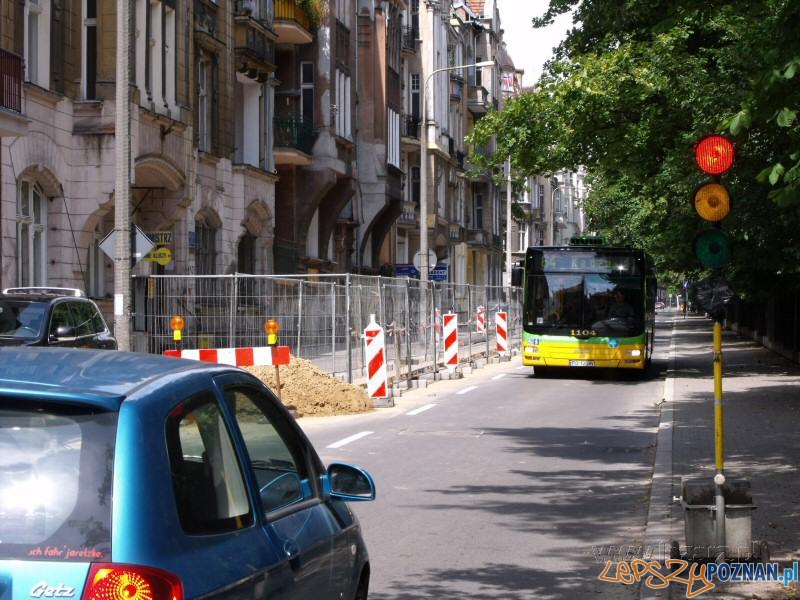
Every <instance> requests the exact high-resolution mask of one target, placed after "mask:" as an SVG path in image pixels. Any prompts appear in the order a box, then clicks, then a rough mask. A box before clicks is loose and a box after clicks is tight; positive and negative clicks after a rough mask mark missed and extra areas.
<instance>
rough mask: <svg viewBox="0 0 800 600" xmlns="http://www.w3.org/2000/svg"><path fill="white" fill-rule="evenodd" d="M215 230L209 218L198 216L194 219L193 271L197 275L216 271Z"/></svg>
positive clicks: (210, 273)
mask: <svg viewBox="0 0 800 600" xmlns="http://www.w3.org/2000/svg"><path fill="white" fill-rule="evenodd" d="M217 231H218V228H217V227H216V226H215V224H214V223H212V222H211V220H210V219H209V218H207V217H205V216H198V217H197V218H196V219H195V222H194V234H195V244H196V246H195V247H196V250H195V273H197V274H198V275H216V273H217Z"/></svg>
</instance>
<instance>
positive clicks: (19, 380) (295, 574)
mask: <svg viewBox="0 0 800 600" xmlns="http://www.w3.org/2000/svg"><path fill="white" fill-rule="evenodd" d="M374 498H375V486H374V483H373V481H372V479H371V477H370V476H369V474H367V473H366V472H365V471H363V470H361V469H358V468H356V467H353V466H350V465H345V464H331V465H330V466H329V467H328V468H327V469H325V468H324V466H323V464H322V462H321V461H320V459H319V457H318V456H317V454H316V452H315V451H314V449H313V447H312V446H311V444H310V443H309V441H308V439H307V438H306V436H305V435H304V434H303V432H302V431H301V430H300V428H299V427H298V426H297V424H296V423H295V422H294V420H293V419H292V417H291V416H290V415H289V413H288V412H287V411H286V409H285V408H284V407H283V406H282V405H281V403H280V402H279V401H278V400H277V399H276V398H275V396H274V395H273V394H272V393H271V392H270V391H269V389H267V388H266V387H265V386H264V385H263V384H262V383H261V382H260V381H259V380H257V379H256V378H254V377H253V376H252V375H250V374H248V373H246V372H244V371H242V370H239V369H236V368H233V367H227V366H223V365H212V364H206V363H199V362H193V361H187V360H179V359H174V358H165V357H160V356H152V355H145V354H134V353H127V352H105V351H101V350H77V349H59V348H0V600H22V599H26V600H27V599H29V598H76V599H81V600H183V599H194V598H203V599H209V600H211V599H215V598H225V599H228V600H254V599H289V598H292V599H296V598H305V599H309V600H312V599H313V600H325V599H331V600H333V599H339V598H345V599H357V600H363V599H365V598H367V592H368V587H369V573H370V568H369V558H368V555H367V550H366V547H365V545H364V541H363V540H362V538H361V533H360V527H359V524H358V521H357V519H356V517H355V516H354V515H353V513H352V512H351V511H350V509H349V508H348V505H347V504H346V502H345V501H357V500H373V499H374Z"/></svg>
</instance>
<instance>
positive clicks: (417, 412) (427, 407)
mask: <svg viewBox="0 0 800 600" xmlns="http://www.w3.org/2000/svg"><path fill="white" fill-rule="evenodd" d="M434 406H436V405H435V404H426V405H425V406H420V407H419V408H415V409H414V410H412V411H409V412H407V413H406V415H408V416H409V417H413V416H414V415H418V414H419V413H423V412H425V411H426V410H430V409H432V408H433V407H434Z"/></svg>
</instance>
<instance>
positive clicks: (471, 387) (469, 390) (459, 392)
mask: <svg viewBox="0 0 800 600" xmlns="http://www.w3.org/2000/svg"><path fill="white" fill-rule="evenodd" d="M477 389H478V386H477V385H471V386H469V387H465V388H464V389H463V390H459V391H457V392H456V395H457V396H461V395H462V394H466V393H468V392H471V391H472V390H477Z"/></svg>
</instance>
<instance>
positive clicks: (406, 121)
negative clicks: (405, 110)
mask: <svg viewBox="0 0 800 600" xmlns="http://www.w3.org/2000/svg"><path fill="white" fill-rule="evenodd" d="M402 118H403V122H402V124H403V131H402V135H401V137H407V138H413V139H415V140H418V139H419V117H415V116H414V115H403V117H402Z"/></svg>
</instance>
